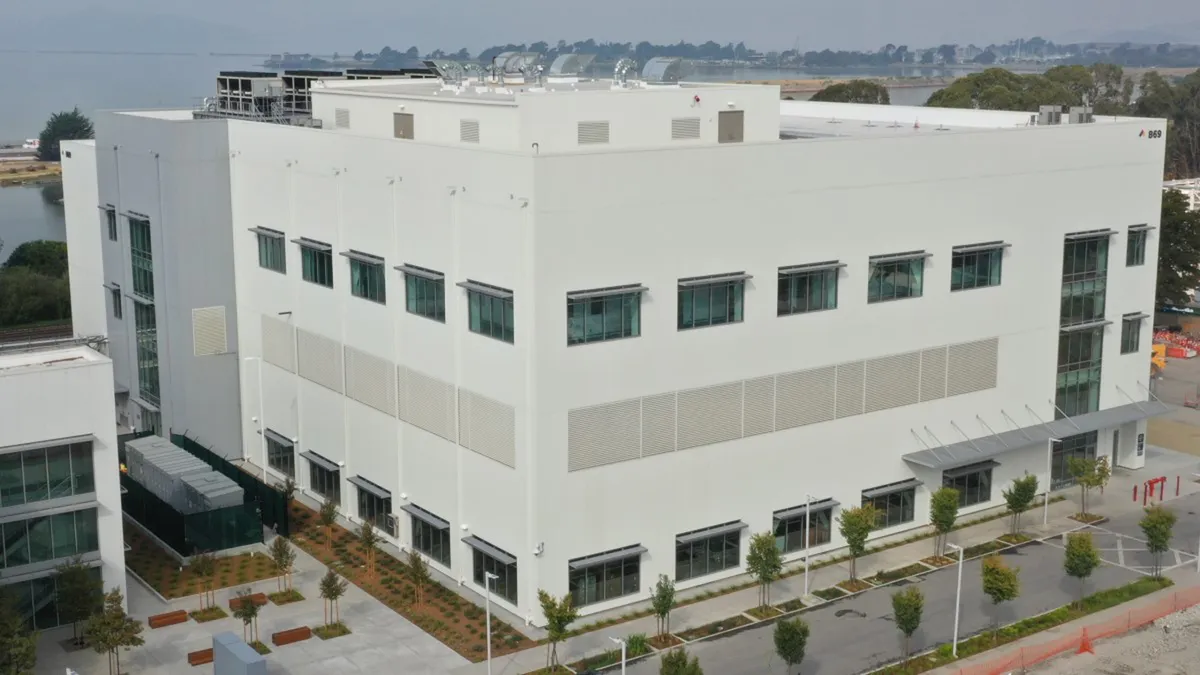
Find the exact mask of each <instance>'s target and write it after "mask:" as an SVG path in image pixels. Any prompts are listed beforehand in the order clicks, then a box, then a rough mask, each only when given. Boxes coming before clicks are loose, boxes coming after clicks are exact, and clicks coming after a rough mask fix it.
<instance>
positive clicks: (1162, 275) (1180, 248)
mask: <svg viewBox="0 0 1200 675" xmlns="http://www.w3.org/2000/svg"><path fill="white" fill-rule="evenodd" d="M1149 74H1150V75H1157V73H1149ZM1162 86H1164V87H1166V88H1167V89H1168V90H1169V89H1170V85H1169V84H1167V83H1165V82H1163V85H1162ZM1143 91H1146V89H1145V88H1143ZM1147 112H1159V111H1147ZM1138 116H1139V117H1141V116H1144V115H1142V112H1141V111H1139V112H1138ZM1156 116H1163V115H1162V114H1161V112H1159V115H1156ZM1193 126H1196V125H1195V123H1194V122H1193ZM1177 127H1178V125H1177ZM1197 145H1200V143H1197ZM1167 162H1168V163H1170V162H1171V158H1170V157H1168V158H1167ZM1196 170H1198V171H1200V167H1197V168H1196ZM1180 177H1181V178H1182V177H1183V176H1180ZM1158 237H1159V245H1158V284H1157V288H1156V289H1155V295H1156V297H1155V303H1156V304H1157V305H1159V306H1162V305H1174V306H1175V307H1186V306H1187V303H1189V302H1191V296H1190V293H1191V291H1192V289H1194V288H1196V287H1198V286H1200V211H1192V210H1190V209H1189V207H1188V198H1187V197H1186V196H1185V195H1184V194H1183V193H1182V192H1180V191H1178V190H1166V191H1164V192H1163V196H1162V210H1161V218H1160V220H1159V228H1158Z"/></svg>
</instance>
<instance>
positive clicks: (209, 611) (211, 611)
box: [188, 607, 229, 623]
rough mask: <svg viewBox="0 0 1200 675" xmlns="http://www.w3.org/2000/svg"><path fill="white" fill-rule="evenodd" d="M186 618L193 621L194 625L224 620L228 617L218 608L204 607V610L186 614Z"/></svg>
mask: <svg viewBox="0 0 1200 675" xmlns="http://www.w3.org/2000/svg"><path fill="white" fill-rule="evenodd" d="M188 616H190V617H192V618H193V619H195V620H196V623H207V622H209V621H216V620H217V619H224V618H225V617H227V616H229V615H228V614H226V613H225V610H223V609H221V608H220V607H205V608H204V609H200V610H196V611H195V612H192V613H190V614H188Z"/></svg>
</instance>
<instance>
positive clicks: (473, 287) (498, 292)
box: [455, 279, 513, 300]
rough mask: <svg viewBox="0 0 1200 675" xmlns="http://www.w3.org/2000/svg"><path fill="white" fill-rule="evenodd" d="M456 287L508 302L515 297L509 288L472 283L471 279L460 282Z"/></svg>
mask: <svg viewBox="0 0 1200 675" xmlns="http://www.w3.org/2000/svg"><path fill="white" fill-rule="evenodd" d="M455 286H458V287H459V288H465V289H467V290H468V291H475V292H476V293H482V294H483V295H490V296H492V297H493V298H500V299H501V300H508V299H509V298H511V297H512V296H513V292H512V291H510V290H508V289H507V288H500V287H499V286H490V285H488V284H484V283H480V282H478V281H472V280H471V279H467V280H466V281H460V282H458V283H457V284H455Z"/></svg>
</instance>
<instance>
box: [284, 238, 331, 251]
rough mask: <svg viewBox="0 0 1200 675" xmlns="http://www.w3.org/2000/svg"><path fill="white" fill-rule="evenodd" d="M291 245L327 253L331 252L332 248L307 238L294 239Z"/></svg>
mask: <svg viewBox="0 0 1200 675" xmlns="http://www.w3.org/2000/svg"><path fill="white" fill-rule="evenodd" d="M292 243H293V244H299V245H301V246H303V247H304V248H311V249H313V250H315V251H326V252H329V251H332V250H333V247H332V246H330V245H329V244H326V243H325V242H323V241H317V240H316V239H309V238H308V237H298V238H296V239H293V240H292Z"/></svg>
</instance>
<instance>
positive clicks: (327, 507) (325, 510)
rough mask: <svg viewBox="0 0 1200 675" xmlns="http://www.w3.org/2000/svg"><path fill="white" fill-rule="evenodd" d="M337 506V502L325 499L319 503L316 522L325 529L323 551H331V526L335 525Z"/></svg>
mask: <svg viewBox="0 0 1200 675" xmlns="http://www.w3.org/2000/svg"><path fill="white" fill-rule="evenodd" d="M337 517H338V505H337V502H335V501H333V500H331V499H326V500H325V501H324V502H321V510H320V511H318V512H317V522H318V523H320V524H321V527H323V528H325V550H326V551H329V550H332V549H333V526H334V525H336V524H337Z"/></svg>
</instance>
